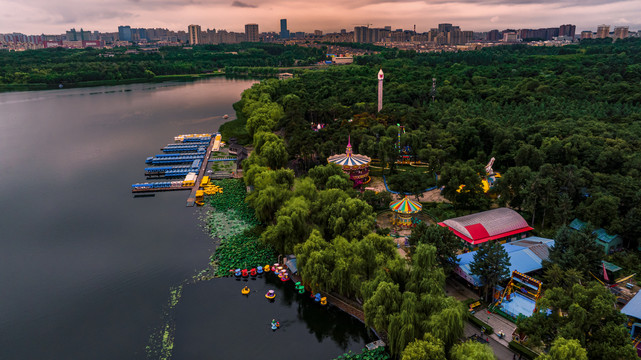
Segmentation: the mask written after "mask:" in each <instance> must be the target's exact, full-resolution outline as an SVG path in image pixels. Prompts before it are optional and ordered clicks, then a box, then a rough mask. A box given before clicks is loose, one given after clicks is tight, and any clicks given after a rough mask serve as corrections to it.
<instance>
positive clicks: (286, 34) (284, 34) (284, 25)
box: [280, 19, 289, 39]
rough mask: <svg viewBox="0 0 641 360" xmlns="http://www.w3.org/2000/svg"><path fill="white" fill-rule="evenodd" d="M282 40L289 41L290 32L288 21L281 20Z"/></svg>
mask: <svg viewBox="0 0 641 360" xmlns="http://www.w3.org/2000/svg"><path fill="white" fill-rule="evenodd" d="M280 38H281V39H289V30H287V19H280Z"/></svg>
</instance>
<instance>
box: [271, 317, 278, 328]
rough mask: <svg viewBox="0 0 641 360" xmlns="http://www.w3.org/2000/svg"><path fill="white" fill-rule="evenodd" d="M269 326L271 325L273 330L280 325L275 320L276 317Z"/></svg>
mask: <svg viewBox="0 0 641 360" xmlns="http://www.w3.org/2000/svg"><path fill="white" fill-rule="evenodd" d="M271 326H272V330H274V331H275V330H276V329H278V328H279V327H280V323H279V322H278V321H276V319H272V323H271Z"/></svg>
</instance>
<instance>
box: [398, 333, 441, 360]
mask: <svg viewBox="0 0 641 360" xmlns="http://www.w3.org/2000/svg"><path fill="white" fill-rule="evenodd" d="M401 359H402V360H445V359H446V357H445V347H444V346H443V342H442V341H441V340H439V339H438V338H436V337H434V336H433V335H432V334H430V333H426V334H425V336H424V337H423V340H414V341H412V342H411V343H409V344H407V347H405V350H403V354H402V355H401Z"/></svg>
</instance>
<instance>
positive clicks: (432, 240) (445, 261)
mask: <svg viewBox="0 0 641 360" xmlns="http://www.w3.org/2000/svg"><path fill="white" fill-rule="evenodd" d="M408 240H409V243H410V246H413V247H415V246H417V245H418V244H429V245H432V246H434V247H435V248H436V257H437V259H438V262H439V263H440V264H441V266H442V267H443V271H444V272H445V274H446V275H447V274H449V273H450V272H451V271H452V270H453V269H454V267H455V266H456V264H457V263H458V258H457V257H456V255H457V253H458V251H459V247H460V245H461V240H460V239H459V238H457V237H456V236H455V235H454V233H452V231H450V230H448V229H447V228H444V227H442V226H430V225H428V224H426V223H425V222H421V223H420V224H418V225H417V226H416V227H415V228H414V229H413V230H412V234H411V235H410V236H409V239H408Z"/></svg>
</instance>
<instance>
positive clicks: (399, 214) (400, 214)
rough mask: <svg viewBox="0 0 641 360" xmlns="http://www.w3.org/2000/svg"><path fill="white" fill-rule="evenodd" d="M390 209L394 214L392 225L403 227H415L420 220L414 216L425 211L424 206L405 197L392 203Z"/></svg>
mask: <svg viewBox="0 0 641 360" xmlns="http://www.w3.org/2000/svg"><path fill="white" fill-rule="evenodd" d="M389 208H390V209H391V210H392V211H393V212H394V218H393V219H392V224H394V225H396V226H401V227H413V226H416V224H417V223H418V219H416V218H415V217H414V214H417V213H419V212H420V211H421V210H422V209H423V205H421V203H419V202H416V201H412V200H410V198H409V197H407V196H405V197H404V198H402V199H401V200H396V201H392V202H391V203H390V204H389Z"/></svg>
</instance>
